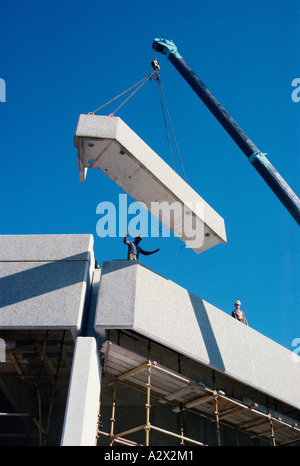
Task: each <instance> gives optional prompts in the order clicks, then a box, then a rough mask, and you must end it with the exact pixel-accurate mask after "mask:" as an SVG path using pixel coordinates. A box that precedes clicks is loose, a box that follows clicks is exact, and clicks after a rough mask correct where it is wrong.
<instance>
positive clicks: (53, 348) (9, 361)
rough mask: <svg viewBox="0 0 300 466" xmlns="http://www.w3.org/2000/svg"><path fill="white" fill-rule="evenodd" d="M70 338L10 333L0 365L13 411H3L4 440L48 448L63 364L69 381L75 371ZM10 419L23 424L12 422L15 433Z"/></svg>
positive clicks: (56, 334) (0, 381) (1, 384)
mask: <svg viewBox="0 0 300 466" xmlns="http://www.w3.org/2000/svg"><path fill="white" fill-rule="evenodd" d="M66 339H67V338H66V331H65V330H62V331H59V330H55V331H50V330H46V331H44V332H36V331H31V330H29V331H25V330H22V331H17V332H7V334H6V341H8V342H9V343H8V344H7V346H6V360H5V362H2V363H1V364H0V388H1V390H2V392H3V393H4V395H6V396H5V397H4V398H6V399H7V400H8V403H9V405H10V406H11V408H12V410H11V412H7V411H6V412H0V422H1V421H2V422H1V429H0V439H3V438H14V439H15V440H16V441H18V442H20V441H21V442H22V443H23V444H25V445H28V444H32V442H33V444H37V445H39V446H46V445H47V441H48V436H49V429H50V422H51V418H52V412H53V407H54V404H55V402H56V403H57V399H58V395H57V391H58V382H59V376H60V373H61V369H62V367H61V366H62V361H63V362H64V366H65V367H67V372H68V375H67V380H68V378H69V374H70V369H71V366H70V364H69V359H70V358H69V356H68V355H67V354H66V350H65V344H66ZM12 340H13V341H12ZM60 382H61V379H60ZM63 383H64V385H66V384H65V382H63ZM66 387H67V385H66ZM60 388H61V387H60ZM4 398H3V399H4ZM8 419H11V420H13V419H14V420H22V421H23V422H22V423H18V424H15V425H14V426H12V424H11V423H10V424H9V427H10V429H11V431H10V432H5V430H6V428H7V426H6V425H5V422H4V420H8Z"/></svg>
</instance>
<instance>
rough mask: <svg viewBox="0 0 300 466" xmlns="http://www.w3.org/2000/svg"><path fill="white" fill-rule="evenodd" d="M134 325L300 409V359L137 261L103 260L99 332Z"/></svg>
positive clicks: (161, 341)
mask: <svg viewBox="0 0 300 466" xmlns="http://www.w3.org/2000/svg"><path fill="white" fill-rule="evenodd" d="M103 329H132V330H133V331H135V332H137V333H139V334H141V335H143V336H145V337H147V338H150V339H152V340H154V341H156V342H158V343H160V344H163V345H165V346H166V347H168V348H171V349H173V350H174V351H176V352H178V353H180V354H182V355H184V356H187V357H189V358H191V359H193V360H195V361H197V362H200V363H202V364H204V365H205V366H207V367H210V368H212V369H215V370H216V371H218V372H220V373H223V374H225V375H227V376H229V377H231V378H233V379H235V380H238V381H239V382H242V383H244V384H246V385H248V386H250V387H253V388H254V389H257V390H259V391H260V392H262V393H265V394H267V395H270V396H272V397H274V398H275V399H278V400H280V401H283V402H284V403H286V404H290V405H291V406H294V407H296V408H298V409H299V408H300V392H299V389H298V388H299V385H300V357H299V356H297V355H296V354H294V353H292V352H291V351H289V350H288V349H286V348H284V347H282V346H281V345H279V344H277V343H275V342H274V341H272V340H270V339H269V338H267V337H265V336H264V335H262V334H260V333H259V332H257V331H256V330H254V329H253V328H251V326H246V325H244V324H242V323H241V322H239V321H237V320H235V319H233V318H232V317H231V316H230V315H228V314H226V313H225V312H223V311H222V310H220V309H218V308H216V307H215V306H213V305H212V304H209V303H207V302H206V301H204V300H203V299H201V298H199V297H197V296H195V295H193V294H191V293H190V292H189V291H188V290H186V289H184V288H182V287H180V286H179V285H177V284H176V283H174V282H172V281H171V280H168V279H166V278H164V277H162V276H161V275H159V274H157V273H155V272H153V271H151V270H150V269H149V268H147V267H145V266H143V265H142V264H140V263H137V262H134V261H109V262H103V264H102V271H101V281H100V290H99V294H98V301H97V310H96V319H95V330H96V332H100V331H102V330H103Z"/></svg>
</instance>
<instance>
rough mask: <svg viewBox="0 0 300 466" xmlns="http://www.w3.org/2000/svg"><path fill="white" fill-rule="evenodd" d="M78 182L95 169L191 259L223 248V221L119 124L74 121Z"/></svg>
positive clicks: (99, 119) (90, 118) (102, 119)
mask: <svg viewBox="0 0 300 466" xmlns="http://www.w3.org/2000/svg"><path fill="white" fill-rule="evenodd" d="M74 142H75V146H76V147H77V149H78V162H79V174H80V181H81V182H84V181H85V179H86V174H87V169H88V168H98V169H100V170H101V171H102V172H103V173H104V174H105V175H107V176H108V177H109V178H111V179H112V180H114V181H115V182H116V183H117V184H118V186H120V187H121V188H122V189H123V190H124V191H125V192H126V193H128V194H129V195H130V196H131V197H132V198H133V199H135V200H136V201H137V202H139V203H141V204H142V205H143V206H144V207H145V208H146V209H147V210H148V211H149V212H150V213H151V214H152V215H153V216H154V217H156V218H157V219H158V220H159V221H161V222H162V223H163V225H165V226H166V227H167V228H168V229H169V230H171V231H172V232H173V233H174V234H175V235H176V236H178V237H179V238H180V239H181V240H182V241H183V242H184V243H185V244H186V245H187V246H188V247H190V248H191V249H193V250H194V251H195V252H196V253H200V252H203V251H205V250H207V249H209V248H211V247H213V246H215V245H217V244H219V243H226V232H225V226H224V220H223V218H222V217H221V216H220V215H219V214H218V213H217V212H216V211H215V210H214V209H213V208H212V207H210V206H209V205H208V204H207V203H206V202H205V201H204V199H203V198H202V197H200V196H199V194H197V193H196V192H195V191H194V190H193V189H192V188H191V187H190V186H189V185H188V184H187V183H186V182H185V181H184V180H183V179H182V178H181V177H180V176H179V175H178V174H177V173H176V172H175V171H174V170H173V169H172V168H171V167H170V166H169V165H168V164H167V163H166V162H164V160H163V159H162V158H161V157H159V156H158V155H157V154H156V153H155V152H154V151H153V150H152V149H151V148H150V147H149V146H148V145H147V144H146V143H145V142H144V141H143V140H142V139H141V138H140V137H139V136H137V134H135V133H134V132H133V131H132V130H131V129H130V128H129V127H128V126H127V125H126V124H125V123H124V122H123V121H122V120H121V119H120V118H118V117H108V116H98V115H80V118H79V121H78V125H77V129H76V134H75V140H74Z"/></svg>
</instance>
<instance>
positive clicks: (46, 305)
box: [0, 235, 95, 333]
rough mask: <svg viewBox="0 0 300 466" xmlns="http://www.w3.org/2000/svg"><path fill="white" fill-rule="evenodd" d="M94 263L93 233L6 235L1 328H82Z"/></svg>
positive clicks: (1, 250) (1, 241)
mask: <svg viewBox="0 0 300 466" xmlns="http://www.w3.org/2000/svg"><path fill="white" fill-rule="evenodd" d="M94 267H95V260H94V252H93V236H92V235H3V236H0V329H6V330H10V329H41V328H45V329H47V328H48V329H54V328H55V329H70V330H72V331H74V332H75V333H76V332H78V331H79V330H80V327H81V322H82V317H83V312H84V309H85V308H86V305H87V302H88V296H89V290H90V287H91V283H92V275H93V271H94Z"/></svg>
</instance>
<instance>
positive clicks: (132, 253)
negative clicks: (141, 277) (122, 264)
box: [123, 233, 159, 261]
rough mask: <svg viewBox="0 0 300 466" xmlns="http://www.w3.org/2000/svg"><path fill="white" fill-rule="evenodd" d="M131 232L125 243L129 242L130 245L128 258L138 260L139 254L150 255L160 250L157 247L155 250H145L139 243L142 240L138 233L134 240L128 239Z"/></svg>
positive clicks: (126, 236)
mask: <svg viewBox="0 0 300 466" xmlns="http://www.w3.org/2000/svg"><path fill="white" fill-rule="evenodd" d="M128 236H129V234H128V233H127V234H126V235H125V237H124V240H123V243H124V244H127V246H128V255H127V260H130V261H137V260H139V254H144V256H149V255H150V254H154V253H155V252H158V251H159V249H155V251H144V250H143V249H142V248H141V247H140V246H139V243H140V242H141V241H142V237H141V235H138V236H136V237H135V238H134V241H130V240H128V239H127V238H128Z"/></svg>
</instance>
